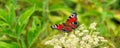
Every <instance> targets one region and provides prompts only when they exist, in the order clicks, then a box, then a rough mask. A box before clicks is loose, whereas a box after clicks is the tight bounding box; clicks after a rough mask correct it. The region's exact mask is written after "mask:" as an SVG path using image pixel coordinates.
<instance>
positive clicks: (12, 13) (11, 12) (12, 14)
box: [7, 4, 15, 27]
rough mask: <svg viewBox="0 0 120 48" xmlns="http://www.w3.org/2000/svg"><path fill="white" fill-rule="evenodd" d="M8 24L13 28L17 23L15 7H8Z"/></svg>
mask: <svg viewBox="0 0 120 48" xmlns="http://www.w3.org/2000/svg"><path fill="white" fill-rule="evenodd" d="M7 21H8V24H9V25H10V26H11V27H13V24H14V22H15V7H14V6H13V5H12V4H10V5H9V6H8V18H7Z"/></svg>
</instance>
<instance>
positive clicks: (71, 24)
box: [52, 13, 78, 32]
mask: <svg viewBox="0 0 120 48" xmlns="http://www.w3.org/2000/svg"><path fill="white" fill-rule="evenodd" d="M77 27H78V22H77V14H76V13H73V14H72V15H71V16H70V17H69V18H68V19H67V21H66V22H65V23H63V24H58V25H52V28H53V29H57V30H61V31H65V32H71V31H72V29H75V28H77Z"/></svg>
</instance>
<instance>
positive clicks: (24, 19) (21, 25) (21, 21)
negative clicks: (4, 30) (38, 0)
mask: <svg viewBox="0 0 120 48" xmlns="http://www.w3.org/2000/svg"><path fill="white" fill-rule="evenodd" d="M34 11H35V6H33V7H32V8H30V9H27V10H26V11H25V12H24V13H23V14H21V15H20V17H19V18H18V21H17V25H16V32H17V36H19V35H20V34H21V33H22V31H23V30H24V29H25V27H26V25H27V23H28V21H29V18H30V17H31V15H32V14H33V12H34Z"/></svg>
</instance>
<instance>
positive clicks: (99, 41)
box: [45, 23, 109, 48]
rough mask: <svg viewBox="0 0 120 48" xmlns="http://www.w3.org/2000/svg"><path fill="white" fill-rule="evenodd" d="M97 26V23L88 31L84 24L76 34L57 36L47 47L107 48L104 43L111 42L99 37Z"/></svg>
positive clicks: (47, 42) (46, 43)
mask: <svg viewBox="0 0 120 48" xmlns="http://www.w3.org/2000/svg"><path fill="white" fill-rule="evenodd" d="M95 26H96V23H92V24H91V25H90V27H89V29H88V28H87V27H85V25H83V24H82V25H80V27H78V29H76V30H75V33H65V34H58V35H55V36H54V37H53V38H52V39H51V40H48V41H46V42H45V45H52V46H54V48H62V47H65V48H94V47H102V48H106V47H105V44H103V43H107V44H108V43H109V42H108V41H107V40H106V39H105V38H104V37H102V36H100V35H99V32H97V31H96V28H95ZM89 30H90V31H89ZM91 30H94V31H91ZM91 32H93V33H91ZM102 45H103V46H102ZM106 46H107V45H106ZM108 47H109V45H108Z"/></svg>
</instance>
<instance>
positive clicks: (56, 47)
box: [54, 45, 62, 48]
mask: <svg viewBox="0 0 120 48" xmlns="http://www.w3.org/2000/svg"><path fill="white" fill-rule="evenodd" d="M54 48H62V47H61V46H59V45H55V46H54Z"/></svg>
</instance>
